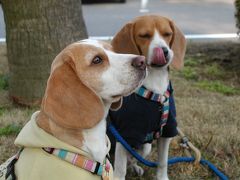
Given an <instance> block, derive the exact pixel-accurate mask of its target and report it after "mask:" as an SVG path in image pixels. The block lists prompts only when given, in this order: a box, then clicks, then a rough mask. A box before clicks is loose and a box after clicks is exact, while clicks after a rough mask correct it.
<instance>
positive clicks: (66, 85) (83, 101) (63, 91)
mask: <svg viewBox="0 0 240 180" xmlns="http://www.w3.org/2000/svg"><path fill="white" fill-rule="evenodd" d="M58 58H60V60H59V59H58ZM72 58H73V57H72V56H71V54H66V53H65V54H64V53H63V54H60V55H58V56H57V57H56V59H55V62H56V63H55V67H54V65H53V66H52V72H51V75H50V77H49V79H48V83H47V88H46V92H45V96H44V98H43V102H42V110H43V111H44V113H45V114H46V115H47V116H48V117H49V118H50V119H51V120H52V121H54V122H55V123H56V124H58V125H59V126H61V127H64V128H68V129H73V130H74V129H88V128H91V127H93V126H95V125H96V124H97V123H98V122H99V121H100V120H101V119H102V118H103V116H104V107H103V103H102V100H101V99H100V98H99V97H98V96H97V95H96V94H95V92H93V91H92V90H91V89H90V88H89V87H87V86H86V85H85V84H83V83H82V81H81V79H80V78H79V77H78V76H77V74H76V70H75V63H74V61H73V59H72ZM57 60H59V61H57Z"/></svg>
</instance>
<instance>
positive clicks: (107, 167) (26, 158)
mask: <svg viewBox="0 0 240 180" xmlns="http://www.w3.org/2000/svg"><path fill="white" fill-rule="evenodd" d="M145 75H146V64H145V57H144V56H139V55H133V54H117V53H114V52H113V51H112V47H111V45H110V44H107V43H103V42H99V41H94V40H82V41H80V42H76V43H73V44H71V45H69V46H67V47H66V48H65V49H64V50H63V51H62V52H60V54H58V55H57V56H56V58H55V60H54V61H53V63H52V66H51V73H50V77H49V79H48V82H47V87H46V91H45V95H44V97H43V101H42V104H41V109H40V111H38V112H35V113H34V114H33V115H32V118H31V120H30V121H29V122H28V123H27V124H26V125H25V127H24V128H23V129H22V131H21V132H20V134H19V135H18V137H17V139H16V141H15V144H16V145H18V146H20V147H22V150H21V152H20V153H19V154H18V155H16V156H15V157H13V159H11V160H10V162H8V164H7V165H6V164H5V168H0V169H1V170H2V172H3V170H4V169H5V170H7V172H11V171H10V170H13V169H14V172H12V173H13V174H12V177H16V178H17V179H18V180H33V179H34V180H40V179H45V180H47V179H49V180H66V179H71V180H79V179H89V180H99V179H101V178H102V179H104V180H110V179H113V173H112V166H111V164H110V163H109V161H108V160H107V158H106V156H107V154H108V152H109V149H110V142H109V139H108V137H107V136H106V120H105V118H106V115H107V113H108V111H109V108H110V107H111V108H112V109H118V108H119V107H120V106H121V103H122V98H121V97H122V96H125V95H128V94H130V93H131V92H132V91H133V90H135V89H136V88H137V87H139V85H140V84H141V83H142V82H143V79H144V78H145ZM15 161H16V163H15V165H14V163H13V162H15ZM2 172H1V173H0V174H3V173H2ZM10 174H11V173H10ZM7 176H9V173H7ZM7 178H9V177H6V176H5V175H4V176H3V175H2V179H7ZM0 179H1V177H0Z"/></svg>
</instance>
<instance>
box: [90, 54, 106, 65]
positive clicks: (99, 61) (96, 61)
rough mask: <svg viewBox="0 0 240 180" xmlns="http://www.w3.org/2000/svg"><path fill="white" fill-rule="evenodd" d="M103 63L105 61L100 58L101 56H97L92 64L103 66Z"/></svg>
mask: <svg viewBox="0 0 240 180" xmlns="http://www.w3.org/2000/svg"><path fill="white" fill-rule="evenodd" d="M102 62H103V59H102V58H101V57H99V56H96V57H95V58H93V60H92V64H101V63H102Z"/></svg>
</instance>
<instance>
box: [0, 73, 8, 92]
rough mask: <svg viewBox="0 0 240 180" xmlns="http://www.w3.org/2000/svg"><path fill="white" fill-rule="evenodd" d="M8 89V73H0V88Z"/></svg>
mask: <svg viewBox="0 0 240 180" xmlns="http://www.w3.org/2000/svg"><path fill="white" fill-rule="evenodd" d="M1 89H2V90H7V89H8V75H3V74H0V90H1Z"/></svg>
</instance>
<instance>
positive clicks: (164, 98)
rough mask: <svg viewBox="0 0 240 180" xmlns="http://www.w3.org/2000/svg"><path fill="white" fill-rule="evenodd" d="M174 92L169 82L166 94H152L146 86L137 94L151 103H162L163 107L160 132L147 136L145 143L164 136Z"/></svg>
mask: <svg viewBox="0 0 240 180" xmlns="http://www.w3.org/2000/svg"><path fill="white" fill-rule="evenodd" d="M171 90H172V86H171V83H170V82H169V85H168V89H167V90H166V92H165V93H164V94H158V93H155V92H152V91H150V90H148V89H146V88H145V87H144V86H141V87H140V88H139V89H138V91H137V92H136V94H138V95H139V96H141V97H144V98H145V99H149V100H151V101H155V102H158V103H160V105H161V111H162V115H161V120H160V126H159V130H157V131H153V132H151V133H149V134H147V136H146V138H145V142H150V141H152V140H153V139H158V138H159V137H160V136H161V135H162V129H163V127H164V126H165V125H166V124H167V120H168V116H169V97H170V93H171Z"/></svg>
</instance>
